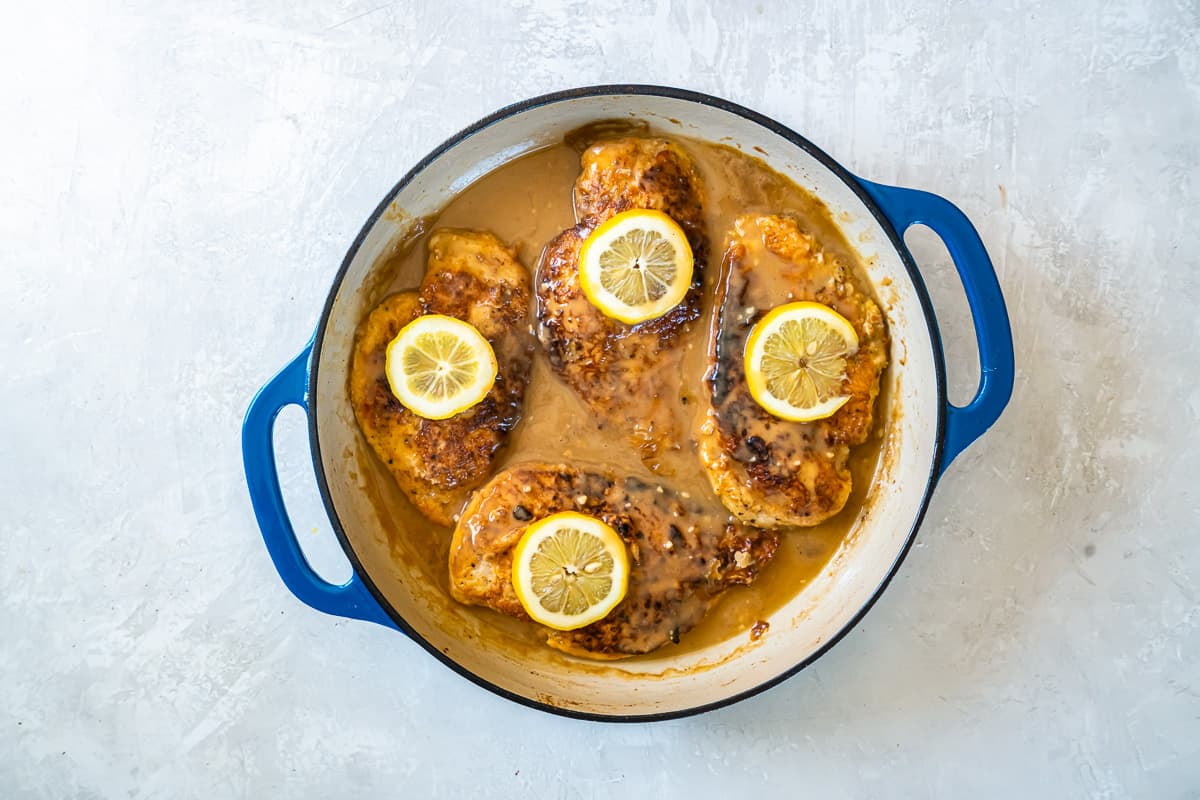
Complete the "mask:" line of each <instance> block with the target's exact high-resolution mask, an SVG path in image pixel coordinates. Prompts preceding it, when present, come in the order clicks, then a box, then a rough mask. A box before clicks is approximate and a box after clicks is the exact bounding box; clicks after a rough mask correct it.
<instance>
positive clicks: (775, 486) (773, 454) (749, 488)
mask: <svg viewBox="0 0 1200 800" xmlns="http://www.w3.org/2000/svg"><path fill="white" fill-rule="evenodd" d="M798 300H809V301H814V302H818V303H823V304H825V305H827V306H829V307H831V308H833V309H834V310H835V311H837V312H838V313H839V314H841V315H842V316H843V317H845V318H846V319H847V320H849V321H850V323H851V324H852V325H853V326H854V330H855V332H856V333H857V334H858V338H859V349H858V352H857V353H856V354H855V355H853V356H851V357H850V358H849V359H848V361H847V365H846V377H845V380H844V382H843V390H844V391H845V392H846V393H847V394H849V395H850V400H849V401H848V402H847V403H846V404H845V405H844V406H842V408H841V409H840V410H838V411H837V412H836V413H835V414H834V415H833V416H831V417H829V418H827V419H824V420H819V421H816V422H789V421H786V420H782V419H778V418H776V417H774V416H772V415H771V414H769V413H767V412H766V411H764V410H763V409H762V408H761V407H760V406H759V405H758V404H757V403H756V402H755V401H754V398H753V397H752V396H751V395H750V391H749V389H747V387H746V375H745V368H744V364H743V356H744V352H745V347H746V337H747V336H748V335H749V333H750V330H751V328H752V327H753V326H754V323H755V322H757V321H758V320H759V319H760V318H761V317H762V316H763V315H764V314H766V313H767V312H768V311H770V310H771V308H772V307H774V306H777V305H781V304H783V303H787V302H792V301H798ZM716 304H717V314H716V316H715V318H714V321H713V327H712V330H711V331H710V334H709V370H708V373H707V374H706V376H705V384H706V386H707V388H708V397H707V398H706V399H707V400H708V401H709V407H708V414H707V417H706V418H705V420H704V421H703V422H702V424H701V426H700V431H699V433H698V437H697V438H698V440H699V445H700V460H701V462H702V463H703V465H704V468H705V470H706V471H707V472H708V477H709V481H710V482H711V483H712V487H713V491H715V492H716V493H717V495H718V496H719V497H720V498H721V500H722V502H724V503H725V505H726V506H727V507H728V508H729V510H730V511H732V512H733V513H734V514H735V515H736V516H737V517H738V519H740V520H742V521H743V522H746V523H748V524H751V525H759V526H762V527H781V526H791V525H816V524H817V523H819V522H821V521H823V520H825V519H828V518H829V517H831V516H833V515H834V514H836V513H838V512H839V511H841V509H842V506H844V505H845V503H846V499H847V497H848V496H849V494H850V484H851V479H850V470H849V469H848V467H847V459H848V457H849V454H850V448H851V447H853V446H854V445H857V444H861V443H862V442H863V441H864V440H866V438H867V437H868V436H869V434H870V432H871V425H872V411H873V408H874V404H875V397H876V395H878V393H879V377H880V374H881V373H882V371H883V369H884V368H885V367H886V366H887V352H888V338H887V329H886V327H885V323H884V319H883V315H882V314H881V313H880V311H879V307H878V306H876V305H875V303H874V302H872V300H871V298H870V297H869V296H868V295H867V294H866V293H865V292H864V291H863V289H862V287H861V286H859V285H858V284H857V282H856V280H855V278H854V276H853V274H852V272H851V270H850V268H849V266H847V265H844V264H840V263H838V262H837V261H836V260H834V259H832V258H827V257H826V256H825V254H824V253H823V252H822V251H821V249H820V247H819V246H818V244H817V243H816V241H815V240H814V239H813V237H811V236H809V235H807V234H805V233H804V232H803V231H802V230H801V229H800V226H799V225H798V224H797V223H796V222H795V221H794V220H792V219H789V218H787V217H780V216H767V215H763V216H755V215H749V216H743V217H739V218H738V219H737V221H736V223H735V225H734V229H733V231H731V232H730V233H729V235H728V237H727V240H726V250H725V257H724V260H723V262H722V265H721V279H720V281H719V284H718V286H717V294H716Z"/></svg>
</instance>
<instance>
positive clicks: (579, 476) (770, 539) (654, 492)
mask: <svg viewBox="0 0 1200 800" xmlns="http://www.w3.org/2000/svg"><path fill="white" fill-rule="evenodd" d="M568 510H569V511H579V512H581V513H584V514H590V515H592V516H595V517H598V518H600V519H602V520H604V521H605V522H606V523H607V524H608V525H610V526H611V527H612V528H613V530H615V531H616V532H617V533H618V534H619V535H620V536H621V538H622V539H623V540H624V542H625V545H626V547H627V548H628V550H629V562H630V575H629V589H628V592H627V594H626V595H625V599H624V600H622V601H621V602H620V604H618V605H617V607H616V608H615V609H613V610H612V612H611V613H609V615H608V616H607V617H605V618H604V619H602V620H600V621H599V622H595V623H592V624H591V625H588V626H586V627H584V628H580V629H578V630H574V631H551V630H549V629H547V631H548V638H547V644H549V645H550V646H551V647H554V648H557V649H559V650H563V651H565V652H568V653H572V654H574V655H582V656H587V657H591V658H623V657H625V656H631V655H637V654H639V653H648V652H650V651H651V650H654V649H655V648H657V647H661V646H662V645H664V644H666V643H667V642H678V641H679V636H680V634H682V633H685V632H686V631H688V630H690V629H691V628H693V627H694V626H695V625H696V623H698V622H699V621H700V619H701V618H702V617H703V616H704V614H705V612H706V611H707V610H708V608H709V607H710V606H711V605H712V602H713V601H714V600H715V599H716V598H717V597H718V596H719V595H720V594H721V593H722V592H723V591H724V590H725V589H727V588H728V587H730V586H732V585H735V584H747V583H750V582H751V581H752V580H754V578H755V577H756V575H757V574H758V571H759V570H760V569H761V568H762V567H763V566H764V565H765V564H766V563H767V562H768V561H770V559H771V557H772V556H773V555H774V554H775V550H776V548H777V547H778V544H779V540H778V538H777V535H776V534H774V533H770V532H764V531H760V530H756V529H754V528H749V527H745V526H742V525H740V524H738V523H736V522H731V521H730V519H729V517H728V515H726V514H725V513H718V512H716V511H714V510H712V509H705V508H704V507H703V506H701V505H700V504H699V503H697V502H696V501H694V500H692V499H690V498H688V497H684V496H683V495H681V494H679V493H676V492H675V491H672V490H671V489H669V488H667V487H664V486H658V485H652V484H647V483H645V482H643V481H641V480H638V479H637V478H624V479H622V478H617V477H614V476H612V475H608V474H605V473H602V472H599V471H585V470H581V469H577V468H575V467H569V466H566V465H562V464H557V465H556V464H538V463H530V464H520V465H517V466H514V467H510V468H509V469H506V470H505V471H503V472H501V473H500V474H499V475H497V476H496V477H495V478H493V479H492V481H491V482H490V483H488V484H487V485H486V486H484V487H483V488H481V489H480V490H479V491H477V492H476V493H475V496H474V497H473V498H472V499H471V502H470V504H469V505H468V506H467V508H466V509H465V510H464V511H463V515H462V518H461V519H459V521H458V527H456V528H455V530H454V539H453V541H452V542H451V544H450V593H451V594H452V595H453V596H454V598H455V599H456V600H458V601H460V602H462V603H467V604H470V605H482V606H489V607H491V608H493V609H495V610H496V611H499V612H501V613H503V614H508V615H510V616H514V617H519V618H521V619H529V617H528V616H527V615H526V614H525V610H524V609H523V608H522V606H521V602H520V600H518V599H517V596H516V593H515V592H514V591H513V586H512V556H513V548H514V547H516V545H517V542H518V541H520V539H521V535H522V534H523V533H524V532H525V528H526V527H527V526H528V525H529V524H530V523H531V522H533V521H536V520H539V519H543V518H545V517H548V516H550V515H551V514H555V513H558V512H559V511H568Z"/></svg>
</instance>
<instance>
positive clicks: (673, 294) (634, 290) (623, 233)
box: [579, 209, 692, 325]
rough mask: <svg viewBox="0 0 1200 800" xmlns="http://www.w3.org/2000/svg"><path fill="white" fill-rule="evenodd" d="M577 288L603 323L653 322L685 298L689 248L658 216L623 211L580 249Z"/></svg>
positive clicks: (668, 222)
mask: <svg viewBox="0 0 1200 800" xmlns="http://www.w3.org/2000/svg"><path fill="white" fill-rule="evenodd" d="M579 283H580V285H581V286H582V288H583V293H584V294H585V295H586V296H587V299H588V300H590V301H591V303H592V305H594V306H595V307H596V308H598V309H600V311H601V312H603V314H604V315H605V316H607V317H612V318H613V319H615V320H620V321H621V322H624V323H627V324H629V325H633V324H635V323H638V322H645V321H646V320H648V319H655V318H656V317H661V316H662V315H663V314H665V313H667V312H668V311H670V310H671V309H672V308H674V307H675V306H677V305H679V301H681V300H683V297H684V295H686V294H687V291H688V287H689V286H690V285H691V283H692V248H691V246H690V245H689V244H688V240H687V236H685V235H684V233H683V229H682V228H680V227H679V225H678V224H677V223H676V222H675V220H673V219H671V218H670V217H668V216H667V215H666V214H664V213H662V212H661V211H650V210H648V209H635V210H633V211H624V212H622V213H620V214H617V215H616V216H615V217H613V218H612V219H610V220H608V221H607V222H604V223H603V224H601V225H599V226H598V227H597V228H596V229H595V230H594V231H592V233H591V235H590V236H588V238H587V239H586V240H585V241H584V243H583V246H582V247H580V249H579Z"/></svg>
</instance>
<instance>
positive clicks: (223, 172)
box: [0, 0, 1200, 798]
mask: <svg viewBox="0 0 1200 800" xmlns="http://www.w3.org/2000/svg"><path fill="white" fill-rule="evenodd" d="M22 5H24V6H27V7H26V8H23V9H22V8H17V7H16V4H13V5H9V6H6V7H5V8H6V10H5V11H4V12H3V17H2V19H0V23H2V24H0V76H2V77H0V121H2V122H0V259H2V262H0V263H2V264H3V273H2V274H3V278H4V283H3V291H2V292H0V320H2V322H0V364H2V366H3V379H2V380H0V387H2V395H0V398H2V402H3V405H2V408H0V411H2V413H0V499H2V501H3V505H2V509H0V510H2V511H3V514H2V517H3V523H2V527H0V795H3V796H4V797H6V798H26V797H37V798H41V797H45V798H59V797H137V798H141V797H163V798H185V797H202V798H213V797H236V796H249V797H266V796H288V797H298V798H299V797H306V798H307V797H312V798H328V797H339V796H351V793H352V792H356V793H358V792H361V793H365V794H364V796H393V797H407V798H416V797H426V796H446V797H467V796H511V797H529V796H546V797H564V798H575V797H593V796H595V797H603V796H618V795H619V796H664V797H665V796H670V797H676V796H681V797H683V796H686V797H700V796H724V797H733V796H738V793H739V792H741V791H742V790H744V789H747V788H749V787H762V788H761V789H758V788H756V791H757V792H758V793H760V794H762V795H764V796H779V797H820V798H848V797H886V796H891V797H902V796H904V797H917V796H932V797H945V798H961V797H972V798H992V797H995V798H1010V797H1051V798H1074V797H1153V798H1185V797H1192V798H1194V797H1200V696H1198V694H1197V693H1198V692H1200V673H1198V670H1200V668H1198V666H1197V665H1198V662H1200V630H1198V628H1200V607H1198V605H1197V584H1198V583H1200V577H1198V574H1200V548H1198V545H1197V534H1198V530H1197V529H1198V528H1200V491H1198V490H1197V488H1196V481H1197V478H1198V476H1200V458H1198V456H1197V451H1198V445H1200V441H1198V437H1197V434H1196V428H1197V424H1198V423H1200V386H1198V384H1200V342H1198V330H1200V324H1198V323H1197V318H1196V307H1197V304H1198V303H1200V279H1198V277H1197V275H1198V272H1200V259H1198V257H1197V251H1198V249H1200V235H1198V231H1200V203H1198V201H1197V197H1198V194H1200V33H1198V32H1200V10H1198V7H1197V5H1196V3H1195V2H1194V0H1182V1H1177V2H1170V1H1169V0H1163V1H1162V2H1144V3H1103V4H1101V3H1092V2H1061V3H1052V4H1051V3H1048V4H1046V5H1044V6H1036V5H1029V6H1025V5H1019V4H1018V5H1014V4H1012V3H1008V2H994V3H978V4H969V3H956V2H924V3H916V4H912V5H908V4H898V3H891V2H887V3H870V4H855V3H844V2H841V1H840V0H826V1H824V2H818V3H815V4H811V5H809V4H804V5H801V4H795V5H794V6H791V7H790V8H788V7H785V6H783V5H776V4H772V3H767V2H761V3H753V2H747V3H733V2H729V3H713V4H712V5H704V4H699V3H697V4H690V5H689V4H686V3H670V2H660V3H657V4H652V3H647V4H644V5H640V6H638V7H635V8H628V9H624V10H622V9H619V8H618V6H617V4H615V3H613V4H604V3H582V2H578V3H573V4H571V5H569V6H562V7H559V6H557V5H555V4H553V3H550V2H528V1H527V2H523V3H514V4H512V6H511V7H507V8H503V9H501V8H499V7H498V6H499V4H496V5H497V7H496V8H493V7H491V4H483V5H479V6H477V7H471V6H468V5H467V4H462V5H458V4H454V3H447V2H422V3H403V2H398V3H384V2H382V0H365V2H305V3H296V2H269V3H268V2H263V3H241V2H227V1H226V0H214V1H213V2H204V3H159V2H113V3H108V4H103V5H88V4H80V3H76V2H65V3H64V2H56V3H41V4H34V3H30V4H22ZM972 6H974V7H972ZM34 9H38V10H34ZM617 81H639V82H647V83H650V82H657V83H664V84H672V85H677V86H683V87H689V88H694V89H699V90H703V91H707V92H711V93H715V94H718V95H721V96H724V97H727V98H729V99H732V100H735V101H738V102H741V103H744V104H746V105H749V106H751V107H753V108H755V109H757V110H760V111H762V112H764V113H766V114H769V115H771V116H773V117H776V118H777V119H779V120H781V121H782V122H784V123H786V124H788V125H790V126H792V127H794V128H796V129H797V130H799V131H801V132H803V133H804V134H806V135H808V136H809V137H810V138H811V139H812V140H813V141H815V142H817V143H818V144H819V145H821V146H822V147H824V148H826V149H827V150H828V151H829V152H830V153H831V154H832V155H833V156H834V157H835V158H838V159H839V160H841V161H842V162H843V163H844V164H846V165H847V166H848V167H850V168H851V169H852V170H854V171H857V172H859V173H860V174H863V175H865V176H868V177H871V178H873V179H876V180H881V181H885V182H896V183H900V184H904V185H910V186H918V187H923V188H927V189H930V190H933V191H935V192H938V193H941V194H943V195H945V196H947V197H949V198H951V199H952V200H953V201H955V202H956V203H958V204H959V205H960V206H961V207H962V208H963V209H964V210H965V211H966V212H967V213H968V215H970V217H971V218H972V219H973V220H974V221H975V223H976V225H977V226H978V227H979V230H980V232H981V234H982V236H983V239H984V241H985V242H986V243H987V245H988V247H989V249H990V250H991V253H992V255H993V257H994V260H995V263H996V268H997V270H998V272H999V274H1000V280H1001V283H1002V284H1003V286H1004V289H1005V292H1006V294H1007V297H1008V300H1009V304H1010V306H1009V307H1010V310H1011V313H1012V319H1013V326H1014V328H1015V330H1016V349H1017V363H1018V365H1019V374H1018V377H1017V384H1016V394H1015V396H1014V398H1013V402H1012V405H1011V406H1010V407H1009V409H1008V412H1007V413H1006V415H1005V416H1004V418H1003V419H1002V420H1001V421H1000V423H999V424H998V425H997V426H996V428H995V429H994V430H993V431H992V432H991V433H990V434H989V435H988V436H987V437H985V438H984V439H983V440H981V441H980V442H979V443H977V444H976V445H974V446H973V447H972V448H970V450H968V451H967V452H966V453H965V454H964V455H963V456H962V457H961V458H960V459H959V460H958V462H957V463H955V465H954V467H953V468H952V469H951V470H950V472H949V474H948V475H947V476H946V478H945V480H944V481H943V482H942V485H941V486H940V488H939V490H938V492H937V494H936V496H935V498H934V500H933V505H932V507H931V508H930V511H929V515H928V518H927V520H926V523H925V526H924V528H923V530H922V531H921V534H920V537H919V540H918V545H917V547H916V548H915V550H913V552H912V554H911V555H910V556H909V558H908V560H907V562H906V563H905V564H904V566H903V568H902V569H901V571H900V573H899V575H898V577H897V579H896V580H895V582H894V583H893V584H892V587H891V588H890V589H889V590H888V592H887V594H886V595H885V597H884V599H883V601H882V602H881V603H880V604H879V605H878V606H877V608H876V609H875V610H874V611H873V612H872V613H871V614H870V615H869V616H868V618H867V620H866V621H865V622H864V624H862V625H861V626H859V628H858V629H857V630H855V631H854V632H853V633H852V634H851V635H850V636H849V637H848V638H847V639H846V640H845V641H844V642H843V643H842V644H840V645H839V646H838V647H836V648H835V649H834V650H833V651H832V652H831V653H830V654H829V655H827V656H826V657H825V658H824V659H822V660H821V661H820V662H819V663H818V664H817V665H816V666H815V667H813V668H812V669H809V670H808V671H806V672H804V673H802V674H801V675H799V676H798V677H796V678H794V679H792V680H790V681H788V682H787V683H785V684H784V685H782V686H780V687H778V688H776V689H774V690H772V691H770V692H768V693H767V694H765V695H762V696H759V697H757V698H755V699H753V700H750V701H748V702H745V703H742V704H740V705H737V706H735V707H733V708H729V709H726V710H722V711H718V712H715V713H711V714H708V715H705V716H702V717H699V718H694V719H688V720H683V721H677V722H671V723H665V724H656V725H638V726H613V725H603V724H590V723H582V722H574V721H570V720H565V719H559V718H555V717H551V716H548V715H546V714H543V713H539V712H535V711H531V710H528V709H525V708H522V707H519V706H516V705H514V704H512V703H509V702H507V701H504V700H501V699H499V698H497V697H494V696H492V695H491V694H489V693H487V692H485V691H483V690H481V689H478V688H476V687H475V686H473V685H471V684H469V683H468V682H466V681H465V680H463V679H461V678H459V677H458V676H456V675H454V674H453V673H451V672H450V671H449V670H447V669H445V668H444V667H442V666H441V665H439V664H438V663H436V662H435V661H434V660H433V659H432V658H430V657H429V656H427V655H426V654H425V653H424V652H423V651H421V650H420V649H419V648H418V647H416V646H415V645H413V644H411V643H410V642H408V641H406V640H405V639H404V638H403V637H401V636H399V635H397V634H394V633H390V632H388V631H387V630H385V629H383V628H380V627H376V626H373V625H368V624H363V623H351V622H343V621H338V620H336V619H333V618H329V617H325V616H322V615H320V614H318V613H316V612H312V611H310V610H308V609H307V608H305V607H303V606H301V605H300V604H299V603H298V602H297V601H296V600H294V599H293V598H292V597H291V596H290V595H289V594H288V593H287V592H286V590H285V589H284V588H283V586H282V585H281V583H280V581H279V580H278V578H277V577H276V575H275V573H274V571H273V569H272V567H271V564H270V562H269V560H268V558H267V555H266V553H265V551H264V549H263V546H262V543H261V541H260V539H259V535H258V530H257V528H256V526H255V523H254V520H253V518H252V515H251V511H250V507H249V503H248V501H247V497H246V491H245V486H244V481H243V475H242V466H241V460H240V455H239V450H238V443H239V438H238V437H239V427H240V423H241V417H242V414H243V412H244V410H245V407H246V404H247V403H248V401H249V399H250V397H251V396H252V394H253V392H254V391H255V390H256V389H257V388H258V386H259V385H261V384H262V383H263V382H264V381H265V380H266V379H267V378H268V377H270V375H271V374H272V373H273V371H274V370H275V369H276V368H277V367H279V366H280V365H282V364H283V363H284V362H285V361H286V360H287V359H288V358H290V357H291V356H292V355H293V354H294V353H295V352H297V351H298V350H299V348H300V347H301V346H302V345H303V344H304V342H305V341H306V340H307V338H308V337H309V335H310V334H311V331H312V329H313V326H314V324H315V323H316V319H317V315H318V312H319V309H320V306H321V303H322V301H323V299H324V296H325V292H326V289H327V287H328V283H329V281H330V279H331V277H332V275H333V272H334V270H335V268H336V266H337V264H338V263H339V261H340V259H341V257H342V255H343V253H344V252H345V249H346V248H347V246H348V245H349V243H350V241H351V240H352V238H353V237H354V235H355V233H356V232H357V230H358V228H359V226H360V225H361V223H362V221H363V220H364V218H365V217H366V216H367V214H368V213H369V212H370V211H371V209H372V208H373V207H374V206H375V204H376V203H377V202H378V200H379V199H380V198H381V197H382V196H383V194H384V193H385V192H386V191H387V190H388V188H389V187H390V186H391V185H392V184H393V183H394V182H395V181H396V179H397V178H398V177H399V176H400V175H401V174H402V173H403V172H404V171H405V170H407V169H408V168H409V167H410V166H411V165H412V164H413V163H414V162H415V161H416V160H417V159H419V158H420V157H421V156H422V155H423V154H424V153H425V152H427V151H428V150H429V149H430V148H432V147H433V146H434V145H436V144H437V143H438V142H440V141H441V140H442V139H443V138H445V137H446V136H448V135H449V134H451V133H453V132H454V131H456V130H457V129H459V128H460V127H462V126H464V125H467V124H469V123H470V122H472V121H473V120H475V119H476V118H478V117H480V116H482V115H484V114H486V113H488V112H490V111H492V110H494V109H496V108H498V107H500V106H502V105H505V104H507V103H509V102H512V101H515V100H519V99H522V98H524V97H527V96H530V95H535V94H538V93H542V92H546V91H550V90H554V89H561V88H566V87H571V86H576V85H583V84H591V83H601V82H617ZM909 239H910V242H911V244H912V246H913V248H914V250H915V252H916V254H917V256H918V259H919V260H920V262H921V263H922V266H923V269H924V271H925V273H926V276H927V279H928V281H929V283H930V284H931V288H932V291H933V294H934V297H935V301H936V303H937V305H938V308H939V312H940V314H941V315H942V318H943V332H944V335H945V336H946V338H947V340H948V355H949V360H950V371H951V374H952V378H953V380H952V383H953V386H954V388H955V392H956V394H957V396H958V397H960V398H961V397H964V396H966V395H968V394H969V391H970V389H971V387H973V385H974V380H975V377H976V375H977V367H975V366H973V359H974V345H973V340H972V338H971V334H970V327H969V316H968V314H967V312H966V309H965V303H964V302H963V300H962V297H961V290H960V289H959V288H958V286H957V283H956V278H955V277H954V273H953V271H952V269H951V268H950V266H949V265H948V263H947V259H946V256H945V253H944V250H942V249H941V246H940V245H939V244H937V243H936V240H935V239H934V238H933V237H932V236H931V235H928V234H925V235H921V234H916V235H910V237H909ZM279 441H280V448H281V457H282V460H283V464H282V470H283V473H284V479H285V483H286V487H287V491H288V495H289V499H290V500H291V502H292V507H293V509H294V514H295V517H296V518H297V520H298V524H299V525H300V527H301V529H302V530H303V531H304V532H305V541H306V543H308V544H310V545H311V546H312V549H313V551H314V558H315V559H316V560H317V561H318V562H319V563H320V564H323V565H326V566H327V567H329V568H330V569H331V571H332V572H334V573H337V572H338V570H341V571H342V574H345V569H346V567H345V566H344V564H340V563H339V561H338V551H337V550H336V544H331V539H330V535H329V533H328V527H327V524H326V523H324V522H323V512H322V510H321V508H320V505H319V502H318V500H317V498H316V493H315V488H314V485H313V479H312V474H311V466H310V464H309V462H308V461H307V454H306V441H305V433H304V430H303V425H302V422H301V418H300V415H299V412H296V413H294V414H289V415H287V416H285V419H284V421H283V423H282V428H281V431H280V435H279ZM485 787H486V788H485Z"/></svg>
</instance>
